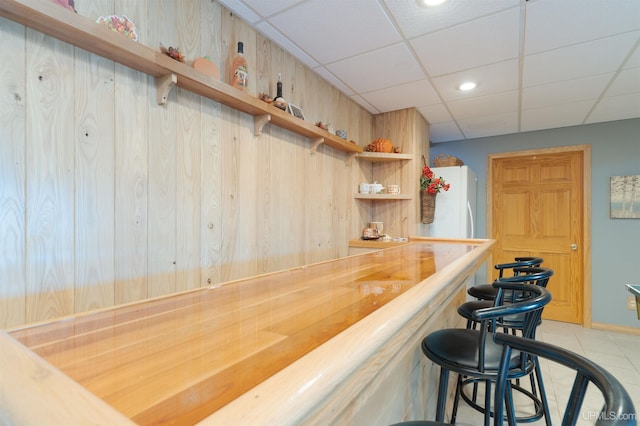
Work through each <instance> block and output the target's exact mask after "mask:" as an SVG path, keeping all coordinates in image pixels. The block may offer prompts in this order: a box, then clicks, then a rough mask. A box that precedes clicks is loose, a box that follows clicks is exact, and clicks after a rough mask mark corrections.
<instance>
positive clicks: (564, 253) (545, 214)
mask: <svg viewBox="0 0 640 426" xmlns="http://www.w3.org/2000/svg"><path fill="white" fill-rule="evenodd" d="M585 164H589V163H586V162H585V152H584V150H582V149H575V148H573V147H572V148H569V149H567V150H562V149H551V150H543V151H528V152H523V153H511V154H509V155H499V156H498V155H495V156H490V158H489V174H490V180H489V182H488V183H489V187H488V193H489V196H488V202H489V203H490V204H491V206H490V208H489V209H488V211H489V212H491V213H490V215H489V218H488V227H489V228H490V229H489V231H490V232H489V235H491V238H494V239H496V240H497V244H496V246H495V251H494V253H493V259H492V261H493V263H502V262H510V261H513V258H514V257H516V256H540V257H542V258H543V259H544V264H543V266H545V267H548V268H551V269H553V271H554V275H553V277H552V278H551V280H550V281H549V286H548V288H549V290H550V291H551V293H552V296H553V300H552V302H551V304H550V305H549V306H547V307H546V308H545V310H544V314H543V318H546V319H552V320H557V321H564V322H571V323H576V324H582V323H583V321H584V319H585V318H587V315H586V313H588V314H589V315H588V316H589V317H590V309H588V308H587V311H588V312H585V309H584V307H585V305H586V304H585V300H586V299H585V289H587V292H588V294H587V295H586V296H588V297H589V298H590V290H589V289H590V286H589V287H587V286H586V280H585V278H586V277H585V261H584V260H585V259H586V258H587V257H586V254H587V250H588V245H587V244H586V241H588V239H587V238H586V235H585V229H586V227H585V223H587V222H586V220H587V219H588V218H587V217H585V216H586V214H585V212H587V211H588V209H585V208H584V206H585V205H586V204H585V191H584V187H585V170H584V168H585ZM587 185H588V183H587ZM495 276H497V275H495ZM495 276H494V278H495ZM588 306H590V304H589V305H588ZM587 321H589V320H587Z"/></svg>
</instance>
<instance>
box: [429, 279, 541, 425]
mask: <svg viewBox="0 0 640 426" xmlns="http://www.w3.org/2000/svg"><path fill="white" fill-rule="evenodd" d="M523 278H524V276H523V277H518V276H515V277H509V278H508V279H509V282H506V281H501V280H497V281H496V282H495V283H494V286H496V288H497V289H498V293H497V295H496V301H497V306H492V307H489V308H484V309H478V310H476V311H474V312H473V314H472V316H473V319H474V321H476V322H478V323H479V324H480V328H479V329H461V328H453V329H443V330H438V331H435V332H433V333H431V334H429V335H428V336H427V337H425V338H424V340H423V341H422V352H423V353H424V355H425V356H427V357H428V358H429V359H430V360H431V361H433V362H434V363H435V364H437V365H439V366H440V379H439V385H438V402H437V409H436V419H435V420H436V421H439V422H442V421H443V420H444V413H445V405H446V397H447V385H448V380H449V372H450V371H453V372H456V373H458V381H457V386H456V393H455V399H454V404H453V412H452V415H451V423H455V419H456V415H457V409H458V403H459V400H460V395H461V387H462V377H463V376H465V377H467V378H474V379H477V380H481V381H483V382H485V388H486V393H485V403H484V407H487V408H485V409H483V411H484V424H485V425H486V426H489V425H490V419H491V408H490V407H491V382H492V381H495V379H496V376H497V371H498V366H499V363H500V356H501V347H499V346H498V345H497V344H495V343H494V341H493V339H492V335H493V334H495V333H497V332H498V331H497V330H498V326H497V321H498V320H499V319H501V318H505V317H508V316H512V315H521V318H522V319H521V321H522V333H523V335H524V336H525V337H529V338H531V337H533V336H535V329H536V327H537V325H538V323H539V321H540V316H541V315H542V309H543V308H544V307H545V306H546V305H547V304H548V303H549V302H550V301H551V294H550V293H549V292H548V290H547V289H546V288H545V287H543V286H537V285H530V284H523V283H520V282H518V281H517V280H518V279H520V280H522V279H523ZM505 280H506V279H505ZM507 290H509V291H515V292H518V294H520V295H521V298H520V299H519V300H518V301H516V302H515V303H511V304H502V301H503V295H504V292H505V291H507ZM519 356H520V354H519V352H514V354H513V363H514V365H517V362H518V357H519ZM542 392H543V394H542V395H541V399H544V400H545V404H546V394H544V390H542ZM506 403H507V406H509V404H510V401H506Z"/></svg>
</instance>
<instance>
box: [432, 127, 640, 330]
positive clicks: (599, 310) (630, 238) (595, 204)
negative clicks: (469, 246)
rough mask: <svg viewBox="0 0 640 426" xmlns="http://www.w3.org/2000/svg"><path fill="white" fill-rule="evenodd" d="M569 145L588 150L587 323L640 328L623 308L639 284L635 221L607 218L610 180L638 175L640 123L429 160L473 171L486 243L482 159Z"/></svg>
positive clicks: (516, 139)
mask: <svg viewBox="0 0 640 426" xmlns="http://www.w3.org/2000/svg"><path fill="white" fill-rule="evenodd" d="M571 145H591V154H592V164H591V179H592V181H591V188H592V191H593V192H592V196H591V203H592V205H591V244H592V247H591V256H592V259H591V265H592V269H591V281H592V317H591V319H592V321H593V322H598V323H605V324H615V325H621V326H628V327H639V326H640V321H638V319H637V317H636V313H635V311H631V310H627V309H626V299H627V296H628V295H630V293H629V292H628V291H627V290H626V288H625V286H624V285H625V284H629V283H636V284H638V283H640V269H638V268H637V265H638V262H640V219H610V218H609V178H610V177H611V176H625V175H640V119H630V120H622V121H613V122H608V123H598V124H589V125H583V126H574V127H564V128H560V129H552V130H541V131H536V132H527V133H519V134H512V135H504V136H495V137H488V138H481V139H474V140H465V141H455V142H446V143H438V144H432V145H431V158H432V159H433V158H435V157H436V156H437V155H438V154H442V153H444V154H451V155H455V156H456V157H459V158H461V159H462V160H463V161H464V163H465V164H466V165H468V166H469V167H471V168H472V169H473V170H474V171H475V172H476V174H477V176H478V212H477V222H478V223H477V230H478V237H480V238H486V236H487V214H486V213H487V212H486V210H487V155H488V154H491V153H498V152H511V151H520V150H528V149H538V148H549V147H557V146H571ZM588 272H589V271H587V273H588ZM484 273H485V272H484V271H480V272H479V273H478V275H477V279H476V282H478V280H480V281H483V280H484V278H485V275H484Z"/></svg>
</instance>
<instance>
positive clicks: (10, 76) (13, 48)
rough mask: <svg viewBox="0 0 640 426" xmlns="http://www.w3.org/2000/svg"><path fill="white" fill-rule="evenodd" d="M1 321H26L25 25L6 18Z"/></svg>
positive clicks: (0, 104)
mask: <svg viewBox="0 0 640 426" xmlns="http://www.w3.org/2000/svg"><path fill="white" fill-rule="evenodd" d="M0 51H1V52H3V53H4V54H5V55H7V56H6V57H7V58H11V60H6V61H0V141H2V143H0V275H1V276H2V283H0V327H3V326H14V325H18V324H22V323H24V322H25V319H26V317H25V295H26V277H25V265H26V261H25V238H26V229H25V228H26V227H25V193H24V185H25V138H26V133H25V132H26V129H25V99H26V95H27V94H26V90H25V28H24V27H23V26H22V25H18V24H16V23H14V22H12V21H8V20H6V19H4V18H0Z"/></svg>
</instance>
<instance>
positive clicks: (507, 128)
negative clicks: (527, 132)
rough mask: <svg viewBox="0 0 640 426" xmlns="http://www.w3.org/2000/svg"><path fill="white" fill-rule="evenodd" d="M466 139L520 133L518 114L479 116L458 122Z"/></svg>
mask: <svg viewBox="0 0 640 426" xmlns="http://www.w3.org/2000/svg"><path fill="white" fill-rule="evenodd" d="M458 124H459V125H460V127H461V128H462V132H463V133H464V136H465V138H467V139H473V138H484V137H487V136H496V135H506V134H509V133H517V132H518V113H517V112H508V113H504V114H496V115H488V116H486V115H482V116H480V115H478V116H475V117H470V118H466V119H464V120H458Z"/></svg>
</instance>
